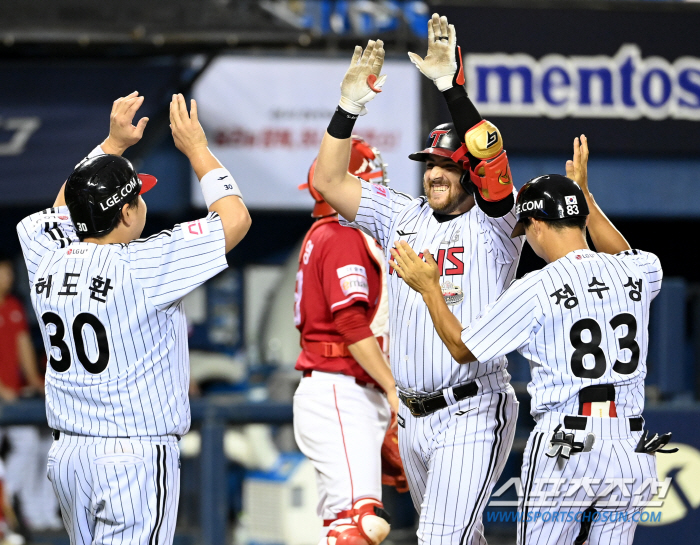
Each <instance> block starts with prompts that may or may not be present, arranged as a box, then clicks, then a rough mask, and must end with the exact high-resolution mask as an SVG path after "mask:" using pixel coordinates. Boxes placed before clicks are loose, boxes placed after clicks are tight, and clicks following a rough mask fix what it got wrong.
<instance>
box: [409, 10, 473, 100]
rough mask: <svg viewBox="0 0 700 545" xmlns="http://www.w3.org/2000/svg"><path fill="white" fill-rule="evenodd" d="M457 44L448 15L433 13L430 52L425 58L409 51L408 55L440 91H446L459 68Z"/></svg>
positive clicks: (429, 41)
mask: <svg viewBox="0 0 700 545" xmlns="http://www.w3.org/2000/svg"><path fill="white" fill-rule="evenodd" d="M456 45H457V35H456V33H455V27H454V25H450V24H448V23H447V17H444V16H443V17H440V16H439V15H438V14H437V13H433V16H432V17H431V19H430V20H429V21H428V54H427V55H426V56H425V59H423V58H421V57H420V55H416V54H415V53H411V52H409V54H408V57H409V58H410V59H411V62H412V63H413V64H415V65H416V66H417V67H418V70H420V71H421V73H422V74H423V75H424V76H426V77H428V78H430V79H431V80H433V82H434V83H435V85H437V88H438V89H439V90H440V91H445V90H446V89H449V88H450V87H452V85H453V80H454V77H455V74H456V73H457V69H458V65H457V54H456V49H457V47H456ZM462 84H463V82H462Z"/></svg>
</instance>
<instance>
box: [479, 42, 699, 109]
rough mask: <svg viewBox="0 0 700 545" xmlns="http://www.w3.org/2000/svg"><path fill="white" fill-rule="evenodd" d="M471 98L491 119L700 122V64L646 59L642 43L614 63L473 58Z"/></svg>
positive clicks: (611, 60)
mask: <svg viewBox="0 0 700 545" xmlns="http://www.w3.org/2000/svg"><path fill="white" fill-rule="evenodd" d="M466 68H467V72H468V76H467V82H468V84H469V95H470V96H471V97H475V98H476V105H477V107H478V108H479V112H480V113H482V114H486V115H510V116H528V117H539V116H547V117H554V118H560V117H566V116H571V117H606V118H624V119H638V118H641V117H648V118H650V119H665V118H674V119H692V120H700V58H697V57H679V58H678V59H676V60H675V61H674V62H672V63H671V62H669V61H667V60H666V59H664V58H662V57H647V58H642V51H641V49H640V48H639V46H637V45H635V44H626V45H623V46H622V47H620V49H619V50H618V52H617V53H616V54H615V55H614V56H612V57H608V56H605V55H595V56H586V57H584V56H571V57H565V56H563V55H558V54H551V55H545V56H544V57H542V58H541V59H539V60H537V59H535V58H534V57H531V56H530V55H527V54H524V53H517V54H512V55H511V54H505V53H490V54H475V55H469V56H468V57H467V59H466Z"/></svg>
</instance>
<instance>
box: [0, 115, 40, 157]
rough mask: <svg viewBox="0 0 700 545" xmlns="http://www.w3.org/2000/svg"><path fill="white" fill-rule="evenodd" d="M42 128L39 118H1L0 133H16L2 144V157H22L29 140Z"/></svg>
mask: <svg viewBox="0 0 700 545" xmlns="http://www.w3.org/2000/svg"><path fill="white" fill-rule="evenodd" d="M40 126H41V119H40V118H38V117H8V118H7V119H4V120H3V119H2V118H0V131H14V134H13V135H12V138H10V139H9V140H7V141H4V140H6V139H5V138H2V140H3V141H4V142H3V143H2V144H0V156H3V155H4V156H10V155H20V154H21V153H22V152H23V151H24V148H25V147H26V145H27V141H28V140H29V138H30V137H31V136H32V134H34V133H35V132H36V130H37V129H38V128H39V127H40Z"/></svg>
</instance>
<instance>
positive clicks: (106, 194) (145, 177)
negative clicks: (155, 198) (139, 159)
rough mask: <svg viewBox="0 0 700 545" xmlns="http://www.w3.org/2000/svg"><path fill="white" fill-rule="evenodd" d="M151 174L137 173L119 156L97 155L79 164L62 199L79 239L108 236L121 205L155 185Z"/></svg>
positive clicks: (114, 224) (115, 222) (115, 223)
mask: <svg viewBox="0 0 700 545" xmlns="http://www.w3.org/2000/svg"><path fill="white" fill-rule="evenodd" d="M156 182H157V180H156V178H155V177H154V176H151V175H150V174H136V172H135V171H134V167H133V166H131V163H130V162H129V161H128V160H127V159H124V157H120V156H118V155H99V156H97V157H93V158H91V159H86V160H85V161H83V162H82V163H80V164H79V165H78V166H77V167H76V168H75V170H74V171H73V173H72V174H71V175H70V176H69V178H68V181H67V182H66V189H65V199H66V204H67V205H68V210H69V211H70V215H71V219H72V220H73V225H75V229H76V232H77V233H78V237H79V238H80V240H82V239H84V238H85V237H99V236H103V235H106V234H107V233H109V232H110V231H111V230H112V229H114V227H115V226H116V225H117V223H118V222H119V218H120V215H121V210H122V206H123V205H125V204H126V203H128V202H130V201H132V200H133V199H134V197H136V196H138V195H141V194H143V193H146V191H149V190H150V189H152V188H153V186H154V185H156Z"/></svg>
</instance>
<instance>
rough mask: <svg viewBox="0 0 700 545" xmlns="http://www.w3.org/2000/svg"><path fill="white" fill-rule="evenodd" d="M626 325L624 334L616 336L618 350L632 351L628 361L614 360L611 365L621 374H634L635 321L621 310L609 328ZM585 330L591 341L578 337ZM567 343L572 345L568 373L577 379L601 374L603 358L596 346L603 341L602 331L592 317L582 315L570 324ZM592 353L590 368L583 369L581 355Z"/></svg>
mask: <svg viewBox="0 0 700 545" xmlns="http://www.w3.org/2000/svg"><path fill="white" fill-rule="evenodd" d="M623 325H626V326H627V335H625V336H624V337H620V338H618V339H617V342H618V345H619V347H620V350H624V349H627V350H629V351H630V352H631V353H632V357H631V358H630V361H628V362H624V361H620V360H617V361H615V363H614V364H613V371H615V372H616V373H620V374H621V375H629V374H631V373H634V371H635V370H636V369H637V365H639V345H638V344H637V342H636V341H635V340H634V337H635V335H636V334H637V320H636V319H635V318H634V316H632V315H631V314H629V313H627V312H623V313H622V314H618V315H617V316H615V317H614V318H613V319H612V320H610V327H612V329H613V331H615V330H616V329H617V328H618V327H621V326H623ZM586 330H587V331H589V332H590V334H591V340H590V341H588V342H585V341H584V340H583V338H582V333H583V332H584V331H586ZM569 339H570V340H571V346H573V347H574V353H573V354H572V355H571V372H572V373H573V374H574V375H575V376H577V377H579V378H600V377H602V376H603V375H604V374H605V368H606V367H607V361H606V359H605V353H604V352H603V349H602V348H601V347H600V343H601V341H602V340H603V332H602V331H601V329H600V325H598V322H596V321H595V320H594V319H593V318H583V319H582V320H579V321H578V322H576V323H575V324H574V325H572V326H571V331H570V332H569ZM588 354H590V355H592V356H593V358H594V360H595V365H594V366H593V368H592V369H586V368H585V367H584V366H583V357H584V356H586V355H588Z"/></svg>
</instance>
